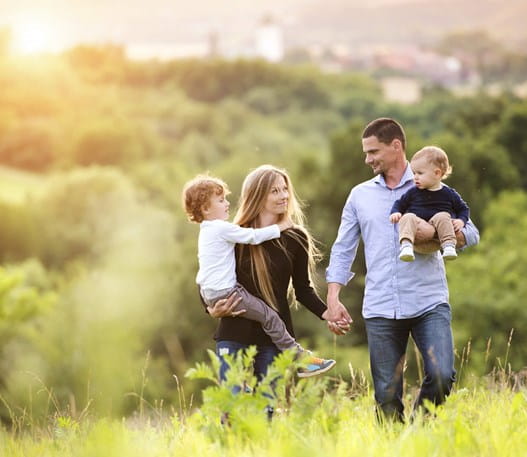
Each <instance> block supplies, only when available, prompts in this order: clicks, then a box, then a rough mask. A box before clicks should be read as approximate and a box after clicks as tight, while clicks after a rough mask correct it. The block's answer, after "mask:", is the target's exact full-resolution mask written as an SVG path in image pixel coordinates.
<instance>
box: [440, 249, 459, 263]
mask: <svg viewBox="0 0 527 457" xmlns="http://www.w3.org/2000/svg"><path fill="white" fill-rule="evenodd" d="M443 259H445V260H456V259H457V252H456V248H455V247H454V246H445V247H444V248H443Z"/></svg>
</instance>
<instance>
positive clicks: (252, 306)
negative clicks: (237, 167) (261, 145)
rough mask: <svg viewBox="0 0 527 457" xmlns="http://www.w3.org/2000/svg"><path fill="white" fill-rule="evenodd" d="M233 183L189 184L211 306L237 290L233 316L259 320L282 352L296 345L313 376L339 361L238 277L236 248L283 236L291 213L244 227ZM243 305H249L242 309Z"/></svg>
mask: <svg viewBox="0 0 527 457" xmlns="http://www.w3.org/2000/svg"><path fill="white" fill-rule="evenodd" d="M228 194H229V190H228V187H227V185H226V184H225V183H224V182H223V181H222V180H220V179H217V178H213V177H210V176H204V175H198V176H197V177H195V178H194V179H193V180H191V181H189V182H187V183H186V184H185V186H184V189H183V205H184V208H185V212H186V213H187V217H188V219H189V220H190V221H191V222H196V223H199V224H200V233H199V239H198V259H199V271H198V274H197V276H196V282H197V284H198V286H199V290H200V295H201V297H202V299H203V301H204V303H205V304H206V305H207V306H213V305H214V303H215V302H216V301H217V300H220V299H222V298H227V297H228V296H230V295H231V294H232V293H233V292H236V293H237V294H238V296H240V297H241V298H242V299H241V301H240V303H239V304H238V305H237V306H236V308H235V309H234V313H233V315H234V316H236V315H241V316H242V317H244V318H246V319H250V320H254V321H257V322H259V323H260V324H261V325H262V328H263V330H264V331H265V333H267V335H269V337H270V338H271V340H272V341H273V343H274V344H275V346H276V347H277V348H278V349H280V350H281V351H285V350H287V349H291V348H295V350H296V351H297V352H298V353H299V354H300V355H301V356H302V362H303V363H304V365H305V366H304V367H302V368H301V369H300V370H299V372H298V376H299V377H301V378H307V377H310V376H315V375H318V374H321V373H324V372H326V371H328V370H330V369H331V368H332V367H333V366H334V365H335V361H334V360H331V359H328V360H326V359H321V358H318V357H314V356H313V355H311V353H310V352H309V351H306V350H305V349H303V348H302V347H301V346H300V345H299V344H298V343H297V342H296V341H295V340H294V338H293V337H292V336H291V335H290V334H289V332H288V331H287V329H286V327H285V324H284V322H283V321H282V319H281V318H280V316H279V315H278V313H277V312H276V311H275V310H274V309H273V308H271V306H268V305H267V304H266V303H265V302H263V301H262V300H260V299H259V298H256V297H255V296H253V295H251V294H250V293H249V292H247V290H246V289H245V288H244V287H243V286H241V285H240V284H239V283H238V282H237V279H236V259H235V253H234V247H235V245H236V244H237V243H242V244H260V243H262V242H264V241H267V240H272V239H275V238H279V237H280V232H281V231H283V230H286V229H288V228H290V227H292V223H291V221H290V220H289V219H288V218H287V219H286V220H284V221H282V222H281V223H279V224H275V225H271V226H269V227H263V228H259V229H253V228H245V227H240V226H238V225H236V224H232V223H230V222H228V221H227V219H228V218H229V206H230V204H229V201H228V200H227V198H226V196H227V195H228ZM242 310H245V312H243V314H242Z"/></svg>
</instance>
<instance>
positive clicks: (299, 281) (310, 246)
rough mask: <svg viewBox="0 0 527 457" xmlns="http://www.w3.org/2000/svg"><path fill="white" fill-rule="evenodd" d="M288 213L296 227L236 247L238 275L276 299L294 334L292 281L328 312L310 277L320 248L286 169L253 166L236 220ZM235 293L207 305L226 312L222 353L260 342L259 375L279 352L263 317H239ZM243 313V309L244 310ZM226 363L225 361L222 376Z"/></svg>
mask: <svg viewBox="0 0 527 457" xmlns="http://www.w3.org/2000/svg"><path fill="white" fill-rule="evenodd" d="M286 216H289V217H290V218H291V220H292V221H293V222H294V224H295V228H294V229H290V230H287V231H285V232H282V235H281V237H280V238H278V239H276V240H271V241H266V242H264V243H262V244H260V245H251V246H246V245H239V246H238V247H237V269H236V274H237V277H238V281H239V282H240V283H241V284H242V285H243V286H244V287H245V288H246V289H247V290H248V291H249V292H250V293H251V294H253V295H256V296H257V297H260V298H262V299H263V300H264V301H266V302H267V303H274V304H275V305H276V309H277V311H278V313H279V315H280V317H281V318H282V320H283V321H284V323H285V325H286V327H287V330H288V331H289V333H290V334H291V335H292V336H293V337H294V331H293V323H292V320H291V312H290V308H289V301H288V289H289V286H290V284H291V283H292V286H293V289H294V293H295V296H296V299H297V300H298V301H299V302H300V303H301V304H302V305H304V306H305V307H306V308H308V309H309V310H310V311H311V312H312V313H313V314H315V315H316V316H317V317H319V318H320V319H325V318H326V317H327V314H328V312H327V307H326V305H325V303H324V302H323V301H322V300H321V299H320V297H319V296H318V295H317V294H316V292H315V290H314V289H313V287H312V285H311V281H310V275H311V272H312V271H313V269H314V264H315V261H316V260H317V258H318V252H317V251H316V248H315V246H314V243H313V241H312V238H311V236H310V234H309V232H308V231H307V229H306V228H305V227H304V215H303V213H302V210H301V208H300V205H299V202H298V200H297V198H296V196H295V193H294V190H293V185H292V183H291V180H290V178H289V176H288V175H287V173H286V171H285V170H281V169H278V168H276V167H273V166H271V165H262V166H260V167H258V168H256V169H255V170H253V171H252V172H250V173H249V174H248V175H247V177H246V178H245V181H244V183H243V186H242V193H241V197H240V205H239V209H238V212H237V213H236V216H235V218H234V222H235V223H236V224H238V225H241V226H243V227H253V228H258V227H266V226H269V225H272V224H276V223H279V222H280V221H282V219H284V218H285V217H286ZM236 300H237V298H236V297H230V298H229V299H227V300H219V301H218V302H216V304H215V305H214V307H209V308H208V311H209V313H210V314H211V315H212V316H213V317H221V321H220V324H219V326H218V329H217V331H216V334H215V336H214V339H215V340H216V352H217V354H218V355H219V357H220V358H221V357H222V356H223V355H225V354H235V353H236V352H238V351H239V350H244V349H246V348H247V347H249V346H250V345H255V346H256V347H257V355H256V357H255V361H254V371H255V375H256V376H257V377H258V378H262V377H263V376H265V374H266V372H267V367H268V366H269V365H270V364H271V363H272V361H273V359H274V357H275V356H276V355H277V354H278V353H279V351H278V349H277V348H276V347H275V346H274V345H273V343H272V342H271V340H270V338H269V337H268V336H267V335H266V333H265V332H264V331H263V330H262V328H261V326H260V324H259V323H257V322H255V321H251V320H248V319H242V318H238V317H236V316H237V315H238V313H233V308H234V306H235V305H236ZM241 317H243V314H241ZM328 326H329V328H330V330H331V331H332V332H334V333H336V334H343V333H345V331H346V330H347V328H346V327H345V326H344V327H343V325H342V324H340V327H339V326H337V325H336V324H333V323H328ZM226 369H227V365H226V364H225V363H222V371H221V373H220V374H221V376H222V378H223V377H224V374H225V370H226Z"/></svg>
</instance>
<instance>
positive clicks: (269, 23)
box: [256, 15, 284, 62]
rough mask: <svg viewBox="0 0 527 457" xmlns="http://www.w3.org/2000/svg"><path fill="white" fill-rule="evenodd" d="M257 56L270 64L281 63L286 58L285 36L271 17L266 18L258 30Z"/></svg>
mask: <svg viewBox="0 0 527 457" xmlns="http://www.w3.org/2000/svg"><path fill="white" fill-rule="evenodd" d="M256 55H257V56H259V57H263V58H264V59H265V60H268V61H269V62H280V61H281V60H282V59H283V57H284V36H283V32H282V29H281V27H280V26H279V25H278V24H277V23H276V22H275V20H274V19H273V17H272V16H271V15H267V16H264V17H263V18H262V20H261V22H260V24H259V25H258V28H257V29H256Z"/></svg>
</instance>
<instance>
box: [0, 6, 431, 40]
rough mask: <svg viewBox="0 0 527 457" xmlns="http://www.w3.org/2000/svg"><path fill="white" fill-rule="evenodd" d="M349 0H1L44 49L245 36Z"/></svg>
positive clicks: (5, 12)
mask: <svg viewBox="0 0 527 457" xmlns="http://www.w3.org/2000/svg"><path fill="white" fill-rule="evenodd" d="M343 1H344V0H256V1H254V0H252V1H251V0H146V1H145V0H1V1H0V25H9V26H10V27H11V29H12V31H13V34H14V35H16V36H18V38H17V39H20V37H19V36H20V35H25V38H23V39H25V40H26V41H27V42H30V41H31V40H33V45H34V46H35V47H38V46H41V47H43V48H44V47H48V48H61V47H67V46H71V45H72V44H74V43H76V42H107V41H112V42H118V43H131V42H143V41H149V42H163V41H166V39H167V37H170V38H171V39H181V40H188V41H193V40H199V39H202V40H203V39H206V36H207V35H208V34H209V33H210V32H211V31H212V30H213V29H222V30H223V31H224V35H229V33H234V32H236V33H238V34H240V35H243V34H244V33H248V31H249V30H251V29H252V28H254V26H255V24H256V23H257V21H258V20H259V18H260V17H261V16H263V15H264V14H266V13H272V14H275V15H277V16H279V17H280V18H281V19H282V21H283V22H285V23H286V24H287V23H294V22H295V21H296V20H297V15H298V14H301V12H302V11H306V10H309V9H310V8H313V7H317V6H318V7H320V5H324V4H329V3H336V4H338V3H339V2H340V3H342V2H343ZM404 1H405V0H368V1H367V2H364V1H363V0H346V4H347V5H348V6H349V5H357V6H358V5H363V4H367V5H368V6H375V5H379V4H386V3H398V2H404ZM406 1H408V0H406ZM416 1H423V0H413V2H416ZM424 1H426V0H424ZM31 30H33V31H32V32H31ZM31 34H32V35H33V37H32V38H31V37H30V35H31Z"/></svg>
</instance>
